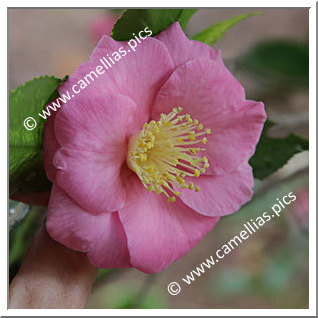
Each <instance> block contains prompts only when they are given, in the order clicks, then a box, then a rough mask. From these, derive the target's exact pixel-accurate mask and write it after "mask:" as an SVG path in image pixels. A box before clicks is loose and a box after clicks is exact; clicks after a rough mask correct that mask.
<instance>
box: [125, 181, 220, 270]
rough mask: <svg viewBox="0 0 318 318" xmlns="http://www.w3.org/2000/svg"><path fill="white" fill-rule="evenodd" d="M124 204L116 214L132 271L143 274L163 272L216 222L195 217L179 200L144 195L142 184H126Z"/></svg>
mask: <svg viewBox="0 0 318 318" xmlns="http://www.w3.org/2000/svg"><path fill="white" fill-rule="evenodd" d="M129 184H130V191H129V193H127V202H126V205H125V207H124V208H123V209H121V210H119V217H120V220H121V222H122V224H123V226H124V229H125V232H126V235H127V243H128V249H129V252H130V257H131V264H132V266H133V267H136V268H138V269H140V270H141V271H143V272H146V273H156V272H159V271H162V270H163V269H165V268H166V267H167V266H168V265H169V264H171V263H172V262H173V261H175V260H177V259H178V258H180V257H181V256H183V255H184V254H185V253H187V252H188V251H189V250H190V249H191V248H192V247H193V246H195V245H196V244H197V243H198V242H199V241H200V240H201V239H202V237H203V236H205V235H206V233H207V232H209V231H210V230H211V229H212V228H213V227H214V225H215V224H216V223H217V222H218V220H219V218H210V217H205V216H201V215H199V214H197V213H196V212H195V211H193V210H192V209H190V208H188V207H187V206H186V205H184V204H182V202H181V201H180V200H177V202H174V203H169V202H168V201H167V198H166V197H164V195H162V194H161V195H156V194H154V193H153V192H151V193H150V192H147V190H146V189H145V188H144V186H143V185H142V183H141V181H140V180H139V179H138V178H137V177H135V176H133V177H132V178H131V179H130V180H129Z"/></svg>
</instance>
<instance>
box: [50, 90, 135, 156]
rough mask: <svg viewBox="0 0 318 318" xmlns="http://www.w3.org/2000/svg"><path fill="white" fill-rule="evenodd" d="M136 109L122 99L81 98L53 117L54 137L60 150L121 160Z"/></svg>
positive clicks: (112, 96)
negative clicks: (115, 154) (92, 153)
mask: <svg viewBox="0 0 318 318" xmlns="http://www.w3.org/2000/svg"><path fill="white" fill-rule="evenodd" d="M135 109H136V105H135V104H134V102H133V101H132V100H131V99H130V98H128V97H126V96H123V95H103V94H93V95H91V96H87V95H82V96H80V98H78V99H77V100H76V101H71V102H69V103H68V104H67V105H65V106H64V108H62V109H61V110H59V112H58V113H57V115H56V120H55V127H54V131H55V135H56V138H57V140H58V142H59V144H60V145H61V146H64V147H68V148H74V149H76V150H82V151H94V152H100V153H117V155H118V160H119V161H122V160H123V158H124V157H125V150H126V143H127V140H126V137H127V134H129V131H130V125H131V122H132V120H133V115H134V112H135Z"/></svg>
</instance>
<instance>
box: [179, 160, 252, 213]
mask: <svg viewBox="0 0 318 318" xmlns="http://www.w3.org/2000/svg"><path fill="white" fill-rule="evenodd" d="M191 179H193V178H191ZM191 181H193V183H194V184H195V186H199V187H200V191H199V192H195V191H193V190H188V189H185V190H182V191H181V199H182V201H183V202H184V203H185V204H186V205H187V206H189V207H190V208H192V209H194V210H195V211H197V212H198V213H200V214H202V215H206V216H214V217H215V216H222V215H228V214H231V213H234V212H236V211H237V210H238V209H239V208H240V207H241V205H243V204H244V203H246V202H248V201H249V200H250V199H251V198H252V195H253V191H252V188H253V185H254V178H253V172H252V168H251V167H250V166H249V165H248V164H247V163H245V164H243V165H242V166H241V167H239V169H238V170H237V171H233V172H230V173H227V174H224V175H220V176H204V175H203V176H200V177H199V178H195V179H193V180H191Z"/></svg>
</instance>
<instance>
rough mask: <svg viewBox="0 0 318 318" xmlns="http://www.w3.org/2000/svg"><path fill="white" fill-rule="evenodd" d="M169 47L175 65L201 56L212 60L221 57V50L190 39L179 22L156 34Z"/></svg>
mask: <svg viewBox="0 0 318 318" xmlns="http://www.w3.org/2000/svg"><path fill="white" fill-rule="evenodd" d="M156 38H157V39H158V40H160V41H161V42H162V43H163V44H164V45H165V46H166V47H167V49H168V51H169V53H170V54H171V57H172V60H173V62H174V65H175V67H178V66H180V65H181V64H183V63H185V62H187V61H190V60H193V59H197V58H198V57H200V58H202V57H203V58H207V59H211V60H219V59H221V51H220V50H214V49H213V48H212V47H211V46H209V45H207V44H204V43H202V42H199V41H194V40H189V39H188V37H187V36H186V35H185V33H184V32H183V30H182V28H181V26H180V24H179V22H175V23H173V24H171V25H170V26H169V27H168V28H167V29H166V30H164V31H162V32H161V33H160V34H159V35H158V36H156Z"/></svg>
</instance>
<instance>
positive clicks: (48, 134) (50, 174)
mask: <svg viewBox="0 0 318 318" xmlns="http://www.w3.org/2000/svg"><path fill="white" fill-rule="evenodd" d="M55 116H56V113H54V114H52V115H51V117H49V119H48V121H47V122H46V123H45V124H44V129H43V140H44V142H43V162H44V168H45V172H46V176H47V178H48V179H49V180H50V181H52V182H54V179H55V174H56V168H55V167H54V166H53V157H54V154H55V153H56V151H57V150H58V149H59V148H60V145H59V143H58V141H57V140H56V138H55V133H54V129H53V128H54V121H55Z"/></svg>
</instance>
